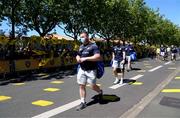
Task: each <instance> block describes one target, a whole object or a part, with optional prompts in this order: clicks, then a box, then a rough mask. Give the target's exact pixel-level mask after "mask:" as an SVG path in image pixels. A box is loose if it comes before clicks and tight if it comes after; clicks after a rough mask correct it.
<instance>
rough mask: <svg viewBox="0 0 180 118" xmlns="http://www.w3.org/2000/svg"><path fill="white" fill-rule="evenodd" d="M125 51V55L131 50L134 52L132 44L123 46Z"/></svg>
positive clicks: (130, 52) (129, 53)
mask: <svg viewBox="0 0 180 118" xmlns="http://www.w3.org/2000/svg"><path fill="white" fill-rule="evenodd" d="M125 51H126V55H127V56H130V55H131V54H132V53H133V52H134V48H133V46H132V45H127V46H126V47H125Z"/></svg>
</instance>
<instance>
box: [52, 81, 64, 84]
mask: <svg viewBox="0 0 180 118" xmlns="http://www.w3.org/2000/svg"><path fill="white" fill-rule="evenodd" d="M62 83H64V82H63V81H52V82H51V84H62Z"/></svg>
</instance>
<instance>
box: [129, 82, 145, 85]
mask: <svg viewBox="0 0 180 118" xmlns="http://www.w3.org/2000/svg"><path fill="white" fill-rule="evenodd" d="M129 84H130V85H143V83H142V82H130V83H129Z"/></svg>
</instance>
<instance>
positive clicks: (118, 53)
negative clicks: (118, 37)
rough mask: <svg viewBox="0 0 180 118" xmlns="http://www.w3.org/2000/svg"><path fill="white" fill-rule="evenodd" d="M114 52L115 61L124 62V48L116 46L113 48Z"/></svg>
mask: <svg viewBox="0 0 180 118" xmlns="http://www.w3.org/2000/svg"><path fill="white" fill-rule="evenodd" d="M113 52H114V56H115V57H114V60H116V61H121V60H123V52H124V46H115V47H114V48H113Z"/></svg>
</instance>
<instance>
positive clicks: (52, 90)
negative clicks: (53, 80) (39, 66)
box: [44, 88, 60, 92]
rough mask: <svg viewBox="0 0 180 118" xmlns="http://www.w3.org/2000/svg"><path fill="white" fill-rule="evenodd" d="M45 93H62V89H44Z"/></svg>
mask: <svg viewBox="0 0 180 118" xmlns="http://www.w3.org/2000/svg"><path fill="white" fill-rule="evenodd" d="M44 91H47V92H56V91H60V89H58V88H46V89H44Z"/></svg>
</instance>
